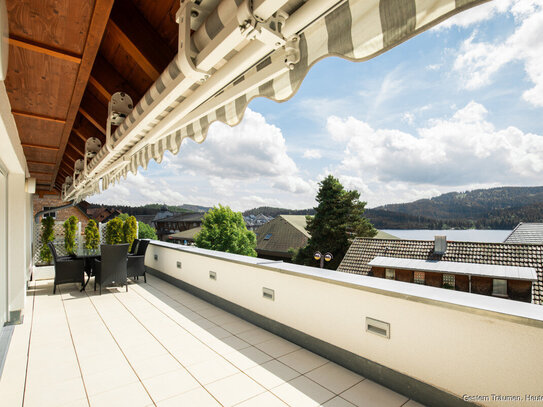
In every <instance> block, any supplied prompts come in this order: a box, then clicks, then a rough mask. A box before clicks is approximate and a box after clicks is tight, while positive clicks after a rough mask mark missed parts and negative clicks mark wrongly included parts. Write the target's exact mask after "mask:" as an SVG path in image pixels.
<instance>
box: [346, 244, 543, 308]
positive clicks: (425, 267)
mask: <svg viewBox="0 0 543 407" xmlns="http://www.w3.org/2000/svg"><path fill="white" fill-rule="evenodd" d="M338 271H342V272H346V273H355V274H363V275H369V276H374V277H377V278H385V279H391V280H397V281H403V282H407V283H413V284H422V285H427V286H433V287H441V288H445V289H454V290H457V291H464V292H471V293H474V294H481V295H489V296H495V297H502V298H509V299H511V300H516V301H523V302H533V303H537V304H541V302H542V300H543V296H542V280H543V245H529V244H524V245H522V244H504V243H479V242H452V241H451V242H447V241H446V240H445V239H444V237H443V238H441V239H439V237H436V241H420V240H378V239H367V238H357V239H356V240H355V241H354V242H353V244H352V245H351V247H350V248H349V250H348V251H347V254H346V255H345V257H344V259H343V261H342V262H341V264H340V266H339V268H338Z"/></svg>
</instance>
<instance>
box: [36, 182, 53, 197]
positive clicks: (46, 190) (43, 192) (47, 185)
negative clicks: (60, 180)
mask: <svg viewBox="0 0 543 407" xmlns="http://www.w3.org/2000/svg"><path fill="white" fill-rule="evenodd" d="M36 186H44V187H49V184H40V183H36ZM36 193H37V194H38V195H39V197H40V198H43V196H44V195H58V192H55V191H50V190H48V189H38V190H36Z"/></svg>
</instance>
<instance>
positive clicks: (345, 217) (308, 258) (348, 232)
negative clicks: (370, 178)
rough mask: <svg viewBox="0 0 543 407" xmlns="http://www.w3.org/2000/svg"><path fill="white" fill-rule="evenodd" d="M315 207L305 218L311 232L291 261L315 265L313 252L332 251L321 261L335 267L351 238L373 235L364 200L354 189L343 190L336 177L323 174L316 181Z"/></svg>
mask: <svg viewBox="0 0 543 407" xmlns="http://www.w3.org/2000/svg"><path fill="white" fill-rule="evenodd" d="M319 186H320V188H319V192H318V194H317V198H316V200H317V202H318V206H317V207H316V208H315V216H313V217H311V216H308V217H307V227H306V229H307V231H308V232H309V234H310V235H311V238H310V239H309V241H308V243H307V246H305V247H303V248H302V249H300V250H299V251H298V252H297V253H296V255H295V257H294V258H293V261H294V262H295V263H298V264H305V265H308V266H317V265H318V263H317V262H316V261H315V260H314V259H313V254H314V253H315V252H316V251H320V252H321V253H322V254H323V255H324V254H325V253H327V252H330V253H332V255H333V257H334V258H333V260H332V261H331V262H329V263H325V267H326V268H329V269H333V270H335V269H337V267H338V266H339V264H340V263H341V260H343V257H344V256H345V253H346V252H347V249H348V248H349V246H350V245H351V243H352V241H353V240H354V238H355V237H357V236H360V237H373V236H375V235H376V234H377V230H376V229H375V228H374V227H373V225H372V224H371V223H370V222H369V221H368V220H367V219H366V218H365V217H364V210H365V209H364V208H365V206H366V202H361V201H360V200H359V198H360V193H359V192H358V191H346V190H345V189H344V188H343V185H341V183H340V182H339V180H338V179H336V178H334V177H333V176H332V175H329V176H327V177H326V178H325V179H324V180H322V181H321V182H320V183H319Z"/></svg>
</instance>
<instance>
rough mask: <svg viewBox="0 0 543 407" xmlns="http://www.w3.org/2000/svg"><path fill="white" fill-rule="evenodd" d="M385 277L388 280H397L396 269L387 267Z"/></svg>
mask: <svg viewBox="0 0 543 407" xmlns="http://www.w3.org/2000/svg"><path fill="white" fill-rule="evenodd" d="M385 278H386V279H387V280H395V279H396V270H394V269H385Z"/></svg>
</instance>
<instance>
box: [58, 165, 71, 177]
mask: <svg viewBox="0 0 543 407" xmlns="http://www.w3.org/2000/svg"><path fill="white" fill-rule="evenodd" d="M58 175H59V176H62V175H64V178H66V177H68V176H70V177H71V176H72V174H70V172H69V171H68V170H67V169H66V168H64V167H62V166H60V167H59V169H58Z"/></svg>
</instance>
